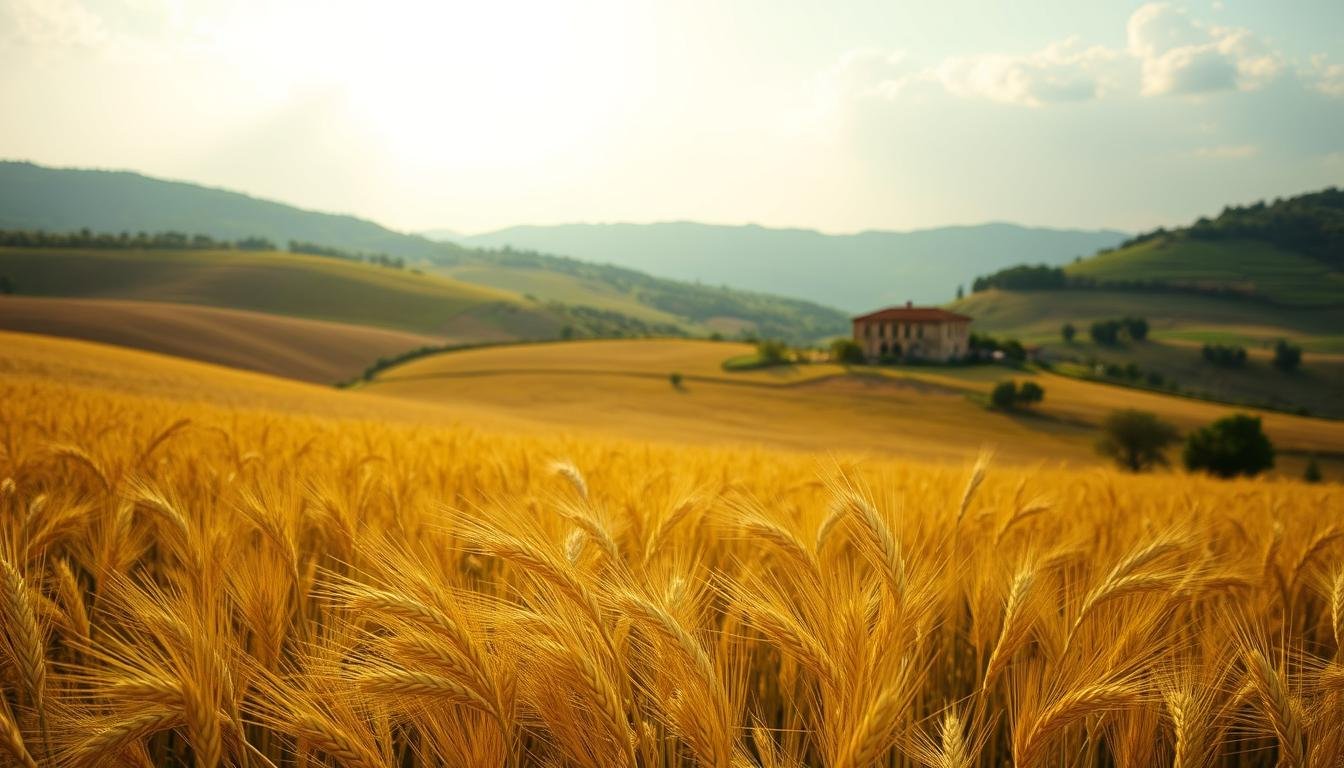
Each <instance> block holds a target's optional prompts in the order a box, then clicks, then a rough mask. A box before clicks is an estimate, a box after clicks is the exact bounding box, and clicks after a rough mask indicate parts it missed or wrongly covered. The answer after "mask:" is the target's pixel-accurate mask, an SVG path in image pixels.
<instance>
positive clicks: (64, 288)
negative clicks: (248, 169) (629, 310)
mask: <svg viewBox="0 0 1344 768" xmlns="http://www.w3.org/2000/svg"><path fill="white" fill-rule="evenodd" d="M0 274H4V275H6V276H8V277H9V278H10V280H12V281H13V283H14V285H15V286H16V290H17V292H18V293H20V294H23V295H27V296H48V297H57V296H59V297H68V298H115V299H130V300H138V301H158V302H173V303H179V304H196V305H204V306H211V307H224V308H229V309H242V310H250V311H254V312H267V313H272V314H277V315H288V316H292V317H303V318H309V319H313V320H326V321H332V322H340V323H350V324H355V325H368V326H374V327H380V328H390V329H396V330H401V331H408V332H412V333H420V334H428V335H433V336H443V337H453V338H456V337H468V338H477V339H482V338H483V339H487V340H488V339H490V338H495V339H501V340H502V339H509V338H520V337H521V338H547V337H550V336H553V335H555V334H556V333H557V332H558V330H559V328H560V326H561V325H563V323H564V318H563V317H560V316H557V315H556V314H555V313H553V312H551V311H550V310H548V309H547V308H545V307H543V306H541V305H539V304H536V303H535V302H529V301H526V300H524V299H522V298H521V297H518V296H516V295H514V294H510V293H507V292H504V291H498V290H494V289H490V288H484V287H480V286H474V285H468V284H466V283H458V282H454V281H451V280H447V279H444V278H440V277H435V276H432V275H418V274H415V273H412V272H407V271H404V270H396V269H388V268H384V267H377V266H373V265H368V264H362V263H359V262H352V261H346V260H341V259H331V258H325V257H321V256H308V255H303V254H292V253H282V252H255V251H139V250H66V249H43V248H31V249H28V248H0Z"/></svg>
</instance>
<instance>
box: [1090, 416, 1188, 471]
mask: <svg viewBox="0 0 1344 768" xmlns="http://www.w3.org/2000/svg"><path fill="white" fill-rule="evenodd" d="M1179 439H1180V434H1179V433H1178V432H1177V431H1176V427H1174V426H1172V425H1171V424H1168V423H1167V422H1165V421H1162V420H1161V419H1159V418H1158V417H1157V415H1156V414H1152V413H1148V412H1147V411H1136V410H1132V409H1127V410H1122V411H1112V412H1111V414H1110V415H1109V416H1107V417H1106V421H1105V422H1103V423H1102V436H1101V439H1100V440H1098V441H1097V452H1098V453H1100V454H1101V455H1103V456H1107V457H1109V458H1112V459H1115V461H1116V463H1118V464H1119V465H1120V466H1122V467H1124V468H1125V469H1128V470H1129V471H1130V472H1142V471H1143V470H1145V469H1148V468H1149V467H1151V466H1154V465H1162V466H1166V464H1167V455H1166V448H1167V446H1169V445H1171V444H1172V443H1175V442H1176V441H1177V440H1179Z"/></svg>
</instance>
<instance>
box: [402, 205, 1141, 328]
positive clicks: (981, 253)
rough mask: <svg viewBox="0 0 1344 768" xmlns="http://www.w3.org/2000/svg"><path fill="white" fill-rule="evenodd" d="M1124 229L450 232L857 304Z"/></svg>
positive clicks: (924, 290) (948, 288) (1093, 243)
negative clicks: (837, 232)
mask: <svg viewBox="0 0 1344 768" xmlns="http://www.w3.org/2000/svg"><path fill="white" fill-rule="evenodd" d="M428 234H430V235H432V236H436V233H434V232H431V233H428ZM437 236H445V237H446V235H437ZM1124 238H1125V235H1124V234H1123V233H1121V232H1113V231H1081V230H1055V229H1041V228H1030V227H1021V226H1017V225H1013V224H983V225H979V226H970V227H942V228H938V229H927V230H918V231H912V232H882V231H869V232H860V233H857V234H851V235H829V234H823V233H821V232H816V231H813V230H806V229H771V228H766V227H760V226H755V225H748V226H715V225H709V224H698V223H695V222H669V223H659V224H565V225H559V226H519V227H510V228H508V229H503V230H499V231H497V232H490V233H486V234H481V235H475V236H471V237H465V238H458V239H457V240H456V241H457V242H459V243H461V244H463V245H470V246H484V247H493V248H499V247H503V246H511V247H514V248H523V249H531V250H537V251H544V252H547V253H558V254H564V255H566V256H572V257H574V258H578V259H583V260H586V261H594V262H602V263H607V264H613V265H618V266H621V267H625V268H628V269H635V270H639V271H642V272H648V273H650V274H654V275H659V276H662V277H667V278H674V279H677V280H692V281H698V282H702V283H706V284H711V285H727V286H731V287H734V288H740V289H745V290H752V291H764V292H767V293H773V294H779V295H782V296H797V297H805V298H808V299H810V300H812V301H817V302H820V303H822V304H827V305H830V306H835V307H840V308H841V309H845V310H847V311H850V312H860V311H865V310H869V309H872V308H873V307H877V306H882V305H888V304H897V303H901V302H904V301H907V300H914V301H916V302H921V303H930V302H942V301H946V300H947V299H949V298H951V297H952V296H953V295H954V294H955V292H956V290H957V286H958V285H965V286H967V287H968V288H969V284H970V280H971V278H972V277H974V276H975V275H977V274H982V273H984V272H986V271H992V270H995V269H998V268H1000V267H1005V266H1008V265H1010V264H1015V263H1018V262H1021V261H1025V260H1031V261H1041V262H1045V263H1048V264H1064V263H1066V262H1068V261H1070V260H1072V259H1073V258H1075V257H1077V256H1081V255H1086V254H1090V253H1093V252H1095V251H1096V250H1098V249H1099V248H1104V247H1109V246H1113V245H1115V244H1117V243H1119V242H1120V241H1121V240H1123V239H1124ZM450 239H451V238H450Z"/></svg>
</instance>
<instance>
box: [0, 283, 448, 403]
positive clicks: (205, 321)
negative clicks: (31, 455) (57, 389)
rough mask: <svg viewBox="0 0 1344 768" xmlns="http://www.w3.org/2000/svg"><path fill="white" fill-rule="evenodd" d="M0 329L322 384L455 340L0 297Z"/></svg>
mask: <svg viewBox="0 0 1344 768" xmlns="http://www.w3.org/2000/svg"><path fill="white" fill-rule="evenodd" d="M0 328H3V329H5V330H11V331H24V332H29V333H43V334H48V335H53V336H63V337H66V338H75V339H84V340H87V341H98V342H103V343H107V344H116V345H118V346H123V347H133V348H136V349H144V350H149V351H151V352H162V353H164V354H168V355H176V356H179V357H185V358H191V359H194V360H203V361H206V362H211V363H218V364H220V365H227V366H230V367H233V368H241V369H244V370H249V371H260V372H263V373H270V374H273V375H276V376H284V377H287V378H293V379H301V380H304V381H312V382H317V383H322V384H331V383H334V382H338V381H344V380H348V379H350V378H353V377H355V376H357V375H358V374H360V373H361V372H363V370H364V369H365V368H366V367H367V366H368V365H369V363H370V362H372V361H373V360H376V359H378V358H379V357H383V356H389V355H396V354H400V353H402V352H405V351H406V350H408V349H415V348H416V347H422V346H426V345H431V344H444V343H447V342H449V341H463V340H462V339H447V338H444V337H441V336H428V335H424V334H417V333H408V332H405V331H394V330H388V329H384V328H370V327H368V326H361V325H350V324H348V323H332V322H327V321H323V320H308V319H305V318H296V317H286V316H283V315H273V314H266V313H262V312H249V311H246V310H237V309H221V308H218V307H203V306H198V305H191V304H170V303H164V302H156V301H126V300H122V299H62V298H36V297H30V296H4V297H0Z"/></svg>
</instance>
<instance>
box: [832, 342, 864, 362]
mask: <svg viewBox="0 0 1344 768" xmlns="http://www.w3.org/2000/svg"><path fill="white" fill-rule="evenodd" d="M831 362H835V363H842V364H844V365H863V364H864V363H865V362H867V360H866V358H865V357H864V354H863V347H860V346H859V345H858V343H856V342H855V341H854V340H853V339H836V340H835V341H833V342H831Z"/></svg>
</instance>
